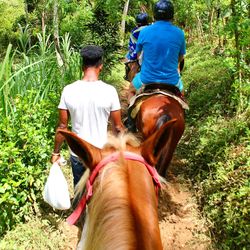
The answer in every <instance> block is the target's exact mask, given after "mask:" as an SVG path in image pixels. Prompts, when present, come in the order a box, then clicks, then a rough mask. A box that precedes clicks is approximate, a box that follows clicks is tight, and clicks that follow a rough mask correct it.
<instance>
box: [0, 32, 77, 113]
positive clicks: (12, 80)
mask: <svg viewBox="0 0 250 250" xmlns="http://www.w3.org/2000/svg"><path fill="white" fill-rule="evenodd" d="M37 38H38V44H37V45H36V46H34V47H33V48H32V50H29V54H26V53H24V52H20V51H18V50H13V49H12V45H11V44H10V45H9V46H8V49H7V51H6V55H5V58H4V60H3V62H2V63H1V64H0V101H1V108H0V115H1V116H3V117H6V116H11V114H13V112H14V111H15V97H16V96H17V95H18V96H24V95H25V94H26V93H27V91H28V90H35V92H36V96H35V98H34V99H33V100H31V104H33V105H34V104H35V103H37V102H39V101H40V100H42V99H45V98H47V96H48V94H49V93H50V92H55V93H58V96H59V95H60V93H61V90H62V88H63V87H64V86H65V84H67V83H69V82H71V81H74V80H76V79H79V77H80V67H79V56H78V53H77V52H75V51H73V50H72V49H70V37H69V36H68V35H66V36H65V37H64V38H63V39H62V45H61V46H62V55H63V58H64V60H63V64H59V63H58V60H57V55H56V52H55V49H54V43H53V41H51V39H50V35H46V33H45V32H44V33H42V34H38V35H37Z"/></svg>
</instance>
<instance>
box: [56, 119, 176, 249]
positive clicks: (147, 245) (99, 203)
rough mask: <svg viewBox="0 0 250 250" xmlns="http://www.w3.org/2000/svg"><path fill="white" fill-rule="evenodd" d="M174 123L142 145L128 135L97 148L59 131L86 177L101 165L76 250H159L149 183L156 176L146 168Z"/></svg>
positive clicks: (154, 198) (152, 189)
mask: <svg viewBox="0 0 250 250" xmlns="http://www.w3.org/2000/svg"><path fill="white" fill-rule="evenodd" d="M174 123H175V122H174V121H171V122H168V123H166V124H165V125H164V126H162V127H161V128H160V129H159V130H158V131H157V132H156V133H155V134H153V135H152V136H150V137H149V138H148V139H147V140H146V141H145V142H144V143H142V144H140V143H139V141H137V140H136V139H135V137H134V136H133V135H131V134H130V135H125V136H122V135H121V136H120V137H118V138H115V137H113V138H112V139H111V140H109V142H108V143H107V144H106V145H105V146H104V148H103V149H98V148H96V147H94V146H92V145H91V144H89V143H87V142H86V141H84V140H82V139H80V138H79V137H77V136H76V135H75V134H74V133H72V132H69V131H65V130H60V131H59V132H60V133H62V134H63V135H64V137H65V138H66V140H67V143H68V144H69V146H70V148H71V149H72V150H73V151H74V152H75V153H76V154H77V155H78V156H79V157H80V158H81V159H82V160H83V161H84V163H85V164H86V165H87V166H88V167H89V169H90V176H93V173H95V172H96V168H99V167H100V162H101V163H102V164H101V165H103V167H102V168H101V169H100V170H99V172H98V174H97V176H96V179H95V181H94V183H93V196H92V197H91V199H90V202H89V206H88V211H87V215H86V219H85V225H84V228H83V234H82V235H83V238H82V239H83V241H81V242H83V247H82V248H81V249H88V250H89V249H95V250H99V249H100V250H101V249H109V250H119V249H144V250H158V249H163V247H162V242H161V238H160V229H159V222H158V211H157V205H158V202H157V194H156V190H155V185H154V181H153V179H152V176H153V175H154V176H153V178H154V180H155V176H157V178H158V174H157V172H156V171H155V168H153V167H150V166H148V165H149V164H151V165H154V164H155V163H156V162H157V160H158V157H159V154H160V151H161V148H162V147H163V145H164V144H165V141H166V140H167V138H168V137H169V133H171V130H172V129H171V127H172V126H174ZM131 155H132V156H133V157H132V158H131V157H130V156H131ZM107 158H108V159H111V162H110V161H109V160H107ZM98 166H99V167H98ZM145 166H147V167H145ZM152 173H154V174H152ZM155 182H157V181H155ZM158 184H159V183H158ZM78 188H79V189H82V188H83V187H82V186H81V185H80V186H79V187H78Z"/></svg>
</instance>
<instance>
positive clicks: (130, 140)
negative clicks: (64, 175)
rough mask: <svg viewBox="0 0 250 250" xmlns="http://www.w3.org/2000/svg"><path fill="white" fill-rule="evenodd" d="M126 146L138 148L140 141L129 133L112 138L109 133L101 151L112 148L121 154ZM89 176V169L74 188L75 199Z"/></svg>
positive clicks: (79, 194) (80, 193) (81, 191)
mask: <svg viewBox="0 0 250 250" xmlns="http://www.w3.org/2000/svg"><path fill="white" fill-rule="evenodd" d="M127 145H129V146H132V147H138V146H139V145H140V140H139V139H138V138H136V137H135V136H134V135H133V134H131V133H120V134H119V135H118V136H114V135H113V134H111V133H109V134H108V141H107V143H106V144H105V145H104V147H103V149H109V148H113V149H114V150H116V151H120V152H123V151H125V149H126V146H127ZM89 175H90V171H89V168H87V169H86V171H85V172H84V174H83V176H82V177H81V179H80V181H79V182H78V184H77V186H76V188H75V197H76V199H78V198H79V197H80V196H81V195H82V193H83V191H84V188H85V186H86V182H87V180H88V178H89Z"/></svg>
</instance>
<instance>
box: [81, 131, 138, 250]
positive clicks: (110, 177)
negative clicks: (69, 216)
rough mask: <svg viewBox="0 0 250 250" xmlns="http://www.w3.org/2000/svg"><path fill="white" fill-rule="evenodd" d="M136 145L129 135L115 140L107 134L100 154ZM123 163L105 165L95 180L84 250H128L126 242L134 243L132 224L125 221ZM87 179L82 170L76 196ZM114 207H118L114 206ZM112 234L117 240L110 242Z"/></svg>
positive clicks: (127, 211)
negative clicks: (106, 139) (102, 151)
mask: <svg viewBox="0 0 250 250" xmlns="http://www.w3.org/2000/svg"><path fill="white" fill-rule="evenodd" d="M139 145H140V141H139V140H138V139H136V138H135V136H133V135H132V134H120V135H119V136H118V137H115V136H113V135H111V134H109V137H108V142H107V143H106V144H105V145H104V147H103V150H104V152H106V151H107V152H108V151H109V149H111V151H114V150H115V151H119V152H122V151H125V150H126V147H127V146H131V147H138V146H139ZM121 155H122V154H121ZM123 161H124V159H123V157H121V159H120V160H119V161H118V162H115V163H114V162H112V163H109V164H107V166H106V167H105V168H104V169H103V170H102V171H101V173H100V175H99V177H98V178H97V179H96V181H95V185H94V187H95V188H94V190H93V193H94V195H93V197H92V198H91V200H90V203H89V206H90V207H91V208H90V209H89V210H88V211H89V214H88V215H87V217H91V220H89V219H88V218H86V221H85V223H86V222H87V225H86V226H87V230H86V229H85V230H86V235H85V240H84V249H128V248H130V247H128V246H129V242H131V244H135V242H134V241H133V240H135V239H133V236H132V235H133V234H132V232H133V230H134V228H133V227H134V225H133V223H132V218H131V220H129V215H130V214H131V211H130V207H129V197H128V173H127V169H126V168H123V167H121V166H120V165H123V163H122V162H123ZM88 176H89V170H88V171H85V174H84V175H83V177H82V178H81V180H80V182H79V184H78V185H77V187H76V193H77V194H79V193H81V192H82V190H83V189H84V187H85V184H86V181H87V179H88ZM117 204H119V206H118V207H117ZM117 218H118V220H117ZM123 218H124V219H123ZM114 223H115V226H114ZM132 225H133V226H132ZM114 235H115V238H116V239H119V240H113V237H114ZM111 239H112V240H111ZM100 242H102V245H100ZM105 242H106V243H107V245H105ZM131 246H132V245H131Z"/></svg>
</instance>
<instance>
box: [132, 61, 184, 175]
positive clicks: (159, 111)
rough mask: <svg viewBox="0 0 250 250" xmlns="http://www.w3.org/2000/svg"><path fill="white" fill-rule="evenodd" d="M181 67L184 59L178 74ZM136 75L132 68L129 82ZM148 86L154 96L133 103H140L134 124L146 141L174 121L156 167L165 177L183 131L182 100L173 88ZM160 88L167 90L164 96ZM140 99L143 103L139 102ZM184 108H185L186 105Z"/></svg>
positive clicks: (159, 85) (180, 68)
mask: <svg viewBox="0 0 250 250" xmlns="http://www.w3.org/2000/svg"><path fill="white" fill-rule="evenodd" d="M183 67H184V59H183V60H182V61H181V62H180V63H179V71H180V72H181V71H182V70H183ZM136 73H137V72H136V68H135V67H134V68H132V69H131V72H130V74H129V77H130V81H132V79H133V77H134V76H135V74H136ZM150 85H151V86H150V88H152V91H153V92H154V94H152V95H151V94H149V95H146V96H143V97H142V98H138V100H137V101H136V102H135V103H137V104H138V102H139V103H140V105H139V106H138V105H137V109H138V107H139V111H138V113H137V115H136V118H135V124H136V128H137V130H138V132H139V133H140V134H141V135H142V137H143V138H144V139H147V138H148V137H149V136H151V135H152V134H153V133H155V131H157V130H158V129H159V128H160V127H161V126H162V125H163V124H164V123H166V122H168V121H171V120H176V122H175V124H174V126H172V128H171V133H170V135H169V138H168V141H167V142H166V144H165V145H164V148H163V150H162V152H161V157H160V159H159V161H158V162H157V165H156V168H157V170H158V172H159V174H160V175H162V176H166V174H167V169H168V166H169V164H170V162H171V160H172V157H173V154H174V151H175V149H176V147H177V144H178V142H179V140H180V138H181V137H182V134H183V132H184V129H185V117H184V109H183V106H182V105H181V103H183V100H181V98H180V96H181V93H180V92H179V91H178V89H177V88H175V87H172V86H166V85H165V87H164V84H150ZM152 86H153V87H152ZM148 87H149V86H148ZM162 88H167V92H166V94H165V93H163V91H164V89H162ZM155 89H158V91H155ZM149 90H150V89H149ZM129 92H130V93H131V92H132V91H131V90H129ZM149 92H150V91H149ZM142 95H143V94H142ZM142 99H143V101H141V100H142ZM178 100H179V101H178ZM184 103H185V102H184ZM184 106H187V104H186V105H184Z"/></svg>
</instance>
